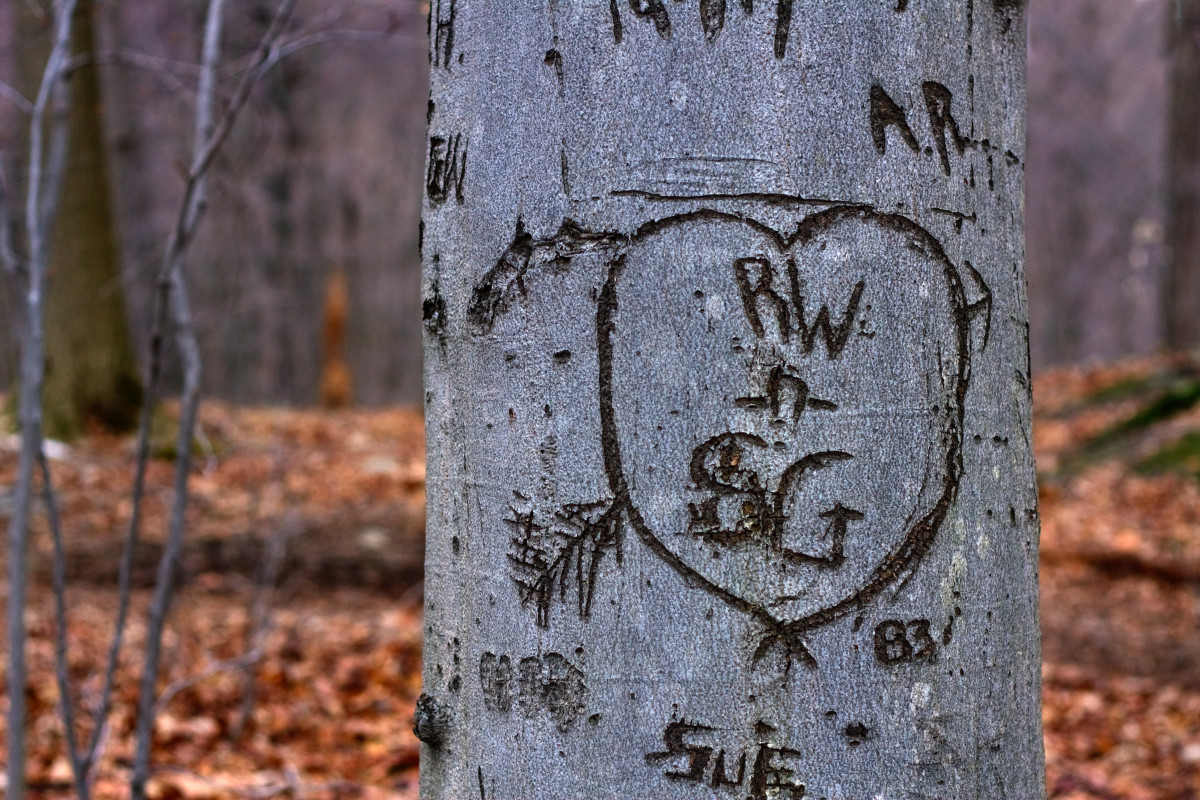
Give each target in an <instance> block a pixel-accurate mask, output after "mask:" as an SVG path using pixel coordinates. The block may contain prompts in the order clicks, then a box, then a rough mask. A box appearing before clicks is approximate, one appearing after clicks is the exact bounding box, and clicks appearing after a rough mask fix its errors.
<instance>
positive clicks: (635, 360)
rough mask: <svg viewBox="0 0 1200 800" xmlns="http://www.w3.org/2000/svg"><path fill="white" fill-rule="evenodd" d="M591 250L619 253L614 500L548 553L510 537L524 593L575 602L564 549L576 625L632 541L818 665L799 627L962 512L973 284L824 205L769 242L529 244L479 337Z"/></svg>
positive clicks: (855, 597) (905, 240)
mask: <svg viewBox="0 0 1200 800" xmlns="http://www.w3.org/2000/svg"><path fill="white" fill-rule="evenodd" d="M596 248H604V249H606V250H610V251H611V257H610V258H609V260H608V263H607V268H606V269H607V274H606V276H605V279H604V282H603V285H602V288H601V289H600V291H599V294H598V298H597V316H596V336H597V351H598V356H599V372H600V374H599V381H598V386H599V398H598V401H599V414H600V430H601V436H602V450H603V456H604V461H605V464H604V467H605V472H606V474H607V477H608V484H609V491H610V497H608V498H606V499H605V500H606V502H604V503H603V504H598V505H596V506H594V507H592V506H589V507H587V508H580V507H574V508H572V509H565V510H564V512H563V513H562V514H560V515H559V519H560V520H565V521H568V522H571V523H572V525H573V529H572V530H573V534H571V535H567V534H563V536H560V537H559V539H558V542H559V546H558V547H557V549H556V548H555V547H554V546H552V545H546V546H541V547H535V546H534V545H535V543H534V542H533V541H532V538H531V536H530V535H529V530H528V529H526V530H525V535H524V536H521V535H518V536H517V537H515V538H514V543H515V544H516V545H517V547H516V551H515V552H514V553H513V555H512V556H511V558H512V560H513V561H514V562H515V566H516V569H517V575H516V577H517V580H518V582H519V584H520V585H521V587H522V588H523V597H524V598H525V599H526V600H527V601H532V602H536V603H538V604H539V606H541V605H543V604H544V603H547V602H549V599H550V598H551V597H552V596H553V595H554V594H556V593H558V592H560V591H561V590H563V589H564V588H565V586H566V582H567V581H568V580H569V576H568V575H567V570H566V569H564V568H562V566H556V563H558V562H561V561H563V559H564V555H563V552H564V548H566V551H567V555H566V557H565V560H566V564H567V565H568V566H569V568H570V571H571V572H573V573H575V574H576V578H577V584H578V585H577V586H575V587H574V588H575V590H576V591H577V592H578V594H579V597H580V598H581V600H580V604H579V611H580V613H581V614H583V615H585V616H586V614H587V611H588V608H589V607H590V599H591V596H592V594H593V593H594V591H595V581H596V576H597V574H598V564H599V562H600V560H601V559H602V558H603V557H604V555H605V553H606V552H615V553H617V554H619V551H620V547H621V538H622V536H623V535H624V532H625V531H627V530H632V531H634V532H636V535H637V536H638V537H639V538H640V539H641V540H642V541H643V542H644V543H645V545H646V546H648V547H649V548H650V550H651V551H653V552H654V553H655V554H656V555H657V556H658V557H659V558H661V559H662V560H663V561H664V562H666V563H667V564H669V565H670V566H671V567H672V568H673V569H674V570H675V571H676V572H678V573H679V574H680V575H681V576H683V577H684V578H685V579H686V583H687V584H688V585H690V586H692V587H695V589H694V591H695V590H699V591H704V592H707V593H709V594H710V595H713V596H716V597H718V598H720V599H721V600H723V601H724V602H726V603H728V604H730V605H731V606H733V607H735V608H737V609H739V610H740V611H742V612H745V613H746V614H749V615H751V616H753V617H754V618H755V619H756V620H758V621H759V623H761V624H762V626H763V637H762V639H761V641H760V643H759V644H758V645H757V647H756V648H755V650H754V651H753V652H752V653H749V655H751V656H752V658H753V659H754V660H758V659H759V658H761V657H762V656H763V655H765V654H766V653H767V652H769V651H770V650H771V649H772V648H774V647H780V648H782V651H783V652H784V654H785V655H786V656H787V659H788V661H787V663H788V664H789V665H790V663H791V659H792V657H796V658H798V659H799V660H801V661H803V662H805V663H808V664H809V665H812V666H815V665H816V659H815V658H814V656H813V655H812V654H811V653H810V652H809V649H808V648H807V647H806V646H805V642H804V638H805V635H806V634H807V632H809V631H811V630H813V629H814V628H817V627H819V626H822V625H825V624H827V623H829V622H831V621H833V620H835V619H837V618H839V617H841V616H843V615H845V614H848V613H851V612H855V611H857V610H859V609H861V608H863V607H864V606H865V605H866V604H867V603H868V602H869V601H870V600H871V599H873V598H874V597H876V596H877V595H879V594H880V593H881V592H883V591H884V590H885V589H887V588H888V587H889V586H893V585H895V584H897V583H898V582H901V581H903V580H905V579H906V576H907V575H909V574H911V573H912V571H913V570H915V569H917V567H918V565H919V563H920V561H921V558H922V556H923V555H924V554H925V553H926V552H927V551H928V550H929V548H930V546H931V544H932V543H933V541H934V539H935V537H936V536H937V533H938V529H939V527H940V526H941V524H942V523H943V521H944V520H945V518H946V515H947V512H948V511H949V509H950V507H951V506H952V504H953V503H954V500H955V495H956V491H957V487H958V483H959V479H960V476H961V472H962V457H961V448H962V431H963V413H964V404H965V398H966V394H967V390H968V384H969V381H970V358H971V341H972V337H971V323H972V318H973V317H975V316H976V312H977V311H980V310H982V304H980V303H972V302H971V298H969V297H968V292H969V291H970V290H971V289H972V288H973V286H968V285H967V284H965V283H964V279H963V273H961V272H960V270H959V268H958V267H957V266H956V265H955V264H953V263H952V262H951V261H950V260H949V258H947V256H946V254H945V252H944V251H943V249H942V247H941V245H940V244H939V242H938V241H937V240H936V239H935V238H934V237H933V236H932V235H930V234H929V233H928V232H927V231H926V230H924V229H923V228H922V227H920V226H919V225H917V224H916V223H915V222H913V221H911V220H909V219H907V218H905V217H902V216H898V215H895V214H886V213H880V212H877V211H875V210H872V209H870V208H868V207H865V206H834V207H831V208H829V209H827V210H825V211H821V212H819V213H814V214H812V215H810V216H807V217H805V218H803V219H801V220H799V222H798V223H797V224H796V225H795V227H794V228H792V229H791V230H785V231H780V230H777V229H775V228H773V227H770V226H768V225H765V224H762V223H760V222H758V221H756V220H754V219H752V218H750V217H747V216H743V215H737V214H732V213H726V212H722V211H713V210H701V211H693V212H690V213H687V214H682V215H677V216H672V217H667V218H665V219H660V220H656V221H653V222H650V223H646V224H645V225H643V226H642V227H641V228H639V229H638V230H637V231H635V232H634V233H632V234H630V235H621V234H616V233H608V232H588V231H584V230H581V229H580V228H578V227H577V226H572V225H569V224H567V225H564V226H563V228H562V230H560V232H559V234H557V235H556V236H554V237H550V238H549V239H546V240H541V241H534V240H532V239H531V237H529V236H528V235H527V234H524V233H523V232H519V234H518V236H517V240H516V241H515V242H514V244H513V246H512V247H510V248H509V251H508V252H507V253H506V254H505V255H504V257H502V258H501V259H500V261H499V263H498V264H497V265H496V267H495V268H494V269H492V270H491V271H490V272H489V273H488V274H487V276H485V278H484V280H483V281H482V282H481V283H480V284H479V285H478V286H477V287H476V293H475V298H474V302H473V304H472V308H471V317H472V319H473V321H474V322H475V324H476V325H477V326H485V327H486V326H490V324H491V322H492V321H493V320H494V319H495V316H496V315H497V314H499V313H502V312H503V311H504V310H505V308H506V307H507V306H508V305H509V304H511V302H513V293H514V292H519V291H520V288H519V287H520V286H521V285H522V281H523V280H524V277H525V273H526V272H527V271H528V270H531V269H536V268H537V266H538V265H539V264H545V263H548V262H549V261H550V260H553V261H555V262H556V263H561V262H562V261H563V259H567V260H569V259H570V258H572V257H573V255H575V254H577V253H580V252H584V251H594V250H595V249H596ZM968 274H970V275H972V276H973V275H974V272H973V270H969V271H968ZM913 343H921V344H920V346H915V345H914V344H913ZM521 519H523V518H521V517H520V516H519V515H514V518H513V520H510V522H513V523H514V524H517V523H519V522H520V520H521ZM529 519H530V520H531V519H532V518H529ZM518 527H519V525H518ZM564 536H565V537H566V538H563V537H564ZM564 542H565V544H564ZM543 544H545V543H544V542H543ZM556 559H557V561H556ZM540 610H542V611H543V612H544V608H540ZM539 621H541V622H542V623H544V622H545V614H544V613H543V614H540V615H539Z"/></svg>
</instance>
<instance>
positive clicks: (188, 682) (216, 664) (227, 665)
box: [151, 647, 263, 717]
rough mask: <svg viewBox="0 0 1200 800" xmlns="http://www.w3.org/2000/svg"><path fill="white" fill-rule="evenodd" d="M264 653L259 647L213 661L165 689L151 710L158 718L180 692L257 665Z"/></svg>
mask: <svg viewBox="0 0 1200 800" xmlns="http://www.w3.org/2000/svg"><path fill="white" fill-rule="evenodd" d="M262 658H263V651H262V650H261V649H259V648H257V647H255V648H253V649H251V650H247V651H246V652H245V653H242V654H241V655H240V656H236V657H234V658H223V659H221V660H220V661H212V662H210V663H209V664H208V666H206V667H205V668H204V669H202V670H200V671H199V672H197V673H196V674H195V675H188V676H187V677H185V678H180V679H179V680H177V681H173V682H172V683H170V684H169V685H168V686H167V688H165V689H163V691H162V694H160V695H159V696H158V699H157V700H155V701H154V706H153V708H152V709H151V710H152V712H153V714H154V716H156V717H157V716H158V715H159V714H161V713H162V712H163V710H164V709H166V707H167V705H169V704H170V702H171V701H172V700H174V699H175V697H176V696H177V695H178V694H179V693H180V692H186V691H187V690H188V689H191V688H192V687H193V686H197V685H199V684H201V683H204V682H205V681H206V680H208V679H209V678H213V677H215V676H217V675H220V674H222V673H225V672H233V671H234V670H241V669H245V668H246V667H248V666H250V665H252V664H257V663H258V662H259V661H262Z"/></svg>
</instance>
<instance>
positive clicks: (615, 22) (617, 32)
mask: <svg viewBox="0 0 1200 800" xmlns="http://www.w3.org/2000/svg"><path fill="white" fill-rule="evenodd" d="M608 13H609V14H611V15H612V26H613V39H614V40H615V41H616V43H617V44H620V43H621V40H622V39H624V38H625V29H624V27H623V26H622V25H621V9H619V8H617V0H608Z"/></svg>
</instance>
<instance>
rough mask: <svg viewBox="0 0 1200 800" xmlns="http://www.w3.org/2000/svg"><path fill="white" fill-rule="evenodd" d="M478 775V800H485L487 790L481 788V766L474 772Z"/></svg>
mask: <svg viewBox="0 0 1200 800" xmlns="http://www.w3.org/2000/svg"><path fill="white" fill-rule="evenodd" d="M476 774H477V775H478V776H479V800H487V792H485V791H484V789H483V767H482V766H481V767H479V771H478V772H477V773H476Z"/></svg>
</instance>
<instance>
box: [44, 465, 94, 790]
mask: <svg viewBox="0 0 1200 800" xmlns="http://www.w3.org/2000/svg"><path fill="white" fill-rule="evenodd" d="M38 463H39V464H40V465H41V471H42V495H43V497H45V502H46V515H47V517H49V521H50V535H51V538H52V539H53V541H54V617H55V631H54V673H55V678H56V679H57V681H58V698H59V700H58V701H59V708H60V710H61V711H60V713H61V714H62V723H63V728H64V729H65V731H64V734H65V739H66V743H67V758H68V759H69V760H70V762H71V775H72V777H73V778H74V781H75V793H76V794H78V795H79V800H88V797H89V796H90V792H89V787H88V782H87V774H88V770H87V767H86V766H85V765H84V763H83V760H82V758H80V753H79V742H78V739H77V738H76V735H75V702H74V700H72V692H71V678H70V665H69V663H68V661H67V578H66V572H67V555H66V548H65V546H64V544H63V528H62V515H60V514H59V511H58V499H57V498H56V497H55V496H54V481H53V477H52V476H51V474H50V462H49V460H48V459H47V458H46V453H45V450H42V451H41V452H39V453H38Z"/></svg>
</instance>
